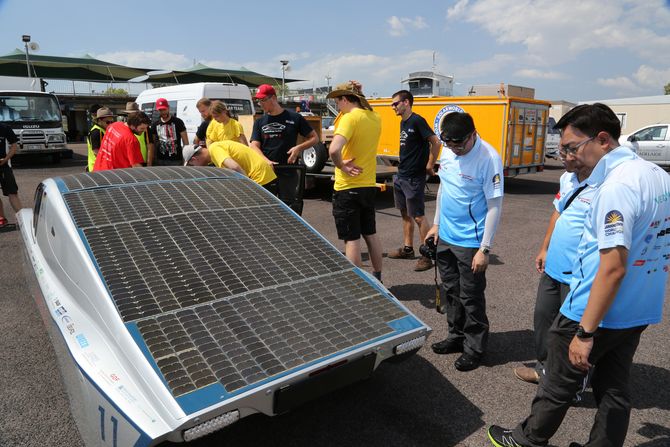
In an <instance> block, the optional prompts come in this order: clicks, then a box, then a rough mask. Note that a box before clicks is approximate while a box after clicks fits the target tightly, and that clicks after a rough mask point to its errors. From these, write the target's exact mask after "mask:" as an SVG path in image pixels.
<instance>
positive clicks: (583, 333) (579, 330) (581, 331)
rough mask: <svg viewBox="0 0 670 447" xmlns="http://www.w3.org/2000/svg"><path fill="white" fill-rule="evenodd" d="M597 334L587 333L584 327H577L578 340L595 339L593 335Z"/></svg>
mask: <svg viewBox="0 0 670 447" xmlns="http://www.w3.org/2000/svg"><path fill="white" fill-rule="evenodd" d="M595 333H596V332H595V331H593V332H586V329H584V328H583V327H582V325H581V324H580V325H579V326H578V327H577V332H576V333H575V336H576V337H577V338H584V339H586V338H593V334H595Z"/></svg>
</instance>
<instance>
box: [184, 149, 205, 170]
mask: <svg viewBox="0 0 670 447" xmlns="http://www.w3.org/2000/svg"><path fill="white" fill-rule="evenodd" d="M200 149H202V146H199V145H197V144H187V145H186V146H184V148H183V149H182V151H181V154H182V156H183V157H184V166H187V165H188V162H189V161H190V160H191V158H192V157H193V156H194V155H195V154H197V153H198V152H200Z"/></svg>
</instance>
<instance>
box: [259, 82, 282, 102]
mask: <svg viewBox="0 0 670 447" xmlns="http://www.w3.org/2000/svg"><path fill="white" fill-rule="evenodd" d="M268 96H277V92H276V91H275V88H274V87H273V86H271V85H270V84H261V85H260V86H258V90H257V91H256V95H255V96H254V98H256V99H264V98H267V97H268Z"/></svg>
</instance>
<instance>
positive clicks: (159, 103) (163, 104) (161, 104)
mask: <svg viewBox="0 0 670 447" xmlns="http://www.w3.org/2000/svg"><path fill="white" fill-rule="evenodd" d="M156 110H170V105H169V104H168V101H167V99H165V98H158V99H157V100H156Z"/></svg>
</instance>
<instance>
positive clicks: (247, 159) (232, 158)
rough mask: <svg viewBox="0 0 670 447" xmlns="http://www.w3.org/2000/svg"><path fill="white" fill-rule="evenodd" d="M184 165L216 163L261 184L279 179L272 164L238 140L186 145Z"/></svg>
mask: <svg viewBox="0 0 670 447" xmlns="http://www.w3.org/2000/svg"><path fill="white" fill-rule="evenodd" d="M182 153H183V154H184V166H207V165H210V164H212V165H214V166H217V167H219V168H228V169H232V170H233V171H237V172H239V173H240V174H243V175H246V176H247V177H249V178H250V179H251V180H253V181H254V182H256V183H258V184H259V185H261V186H264V187H266V189H267V188H268V187H269V186H270V184H271V183H272V182H274V181H275V180H276V179H277V176H276V175H275V173H274V170H273V169H272V166H270V165H269V164H267V163H266V162H265V159H264V158H263V157H262V156H260V155H259V154H257V153H256V151H254V150H253V149H251V148H250V147H248V146H245V145H243V144H242V143H238V142H236V141H230V140H226V141H217V142H216V143H212V144H211V145H209V146H207V147H202V146H195V145H192V144H189V145H187V146H184V149H183V151H182Z"/></svg>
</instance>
